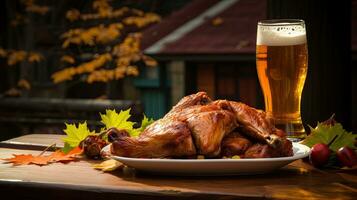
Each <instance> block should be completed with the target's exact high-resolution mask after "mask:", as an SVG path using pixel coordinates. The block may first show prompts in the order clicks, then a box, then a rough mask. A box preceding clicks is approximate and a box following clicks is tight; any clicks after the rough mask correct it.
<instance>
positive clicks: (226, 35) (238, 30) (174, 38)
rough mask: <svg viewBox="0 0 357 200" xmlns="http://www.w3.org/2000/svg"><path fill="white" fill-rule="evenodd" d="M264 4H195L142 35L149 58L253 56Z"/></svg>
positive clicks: (241, 0) (236, 0)
mask: <svg viewBox="0 0 357 200" xmlns="http://www.w3.org/2000/svg"><path fill="white" fill-rule="evenodd" d="M264 18H266V0H225V1H216V0H208V1H207V0H196V1H192V2H191V3H189V4H188V5H186V6H185V7H184V8H183V9H181V10H179V11H177V12H175V13H173V14H172V15H171V16H169V17H167V18H165V19H164V20H163V21H162V22H161V23H159V24H157V25H154V26H152V27H150V28H149V29H147V30H146V31H144V34H143V49H144V51H145V53H147V54H153V55H185V54H215V55H217V54H222V55H225V54H255V40H256V26H257V22H258V20H260V19H264Z"/></svg>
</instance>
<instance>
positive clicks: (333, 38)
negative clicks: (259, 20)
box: [268, 0, 356, 130]
mask: <svg viewBox="0 0 357 200" xmlns="http://www.w3.org/2000/svg"><path fill="white" fill-rule="evenodd" d="M268 17H269V18H270V19H278V18H300V19H304V20H305V22H306V25H307V38H308V49H309V69H308V75H307V80H306V83H305V88H304V91H303V99H302V118H303V121H304V123H305V124H306V123H307V124H310V125H313V126H314V125H315V124H316V122H317V121H323V120H325V119H327V118H329V117H330V116H331V115H332V114H333V113H335V114H336V119H337V120H338V121H339V122H341V123H342V124H343V126H344V127H345V128H346V129H347V130H351V125H352V119H351V111H352V103H353V102H352V88H351V85H352V82H351V80H352V75H351V45H350V44H351V1H348V0H343V1H323V0H314V1H311V0H290V1H286V0H268ZM355 103H356V102H355Z"/></svg>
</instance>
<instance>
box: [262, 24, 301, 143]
mask: <svg viewBox="0 0 357 200" xmlns="http://www.w3.org/2000/svg"><path fill="white" fill-rule="evenodd" d="M256 59H257V60H256V62H257V72H258V77H259V81H260V85H261V87H262V90H263V94H264V100H265V110H266V112H267V113H268V114H269V115H271V116H272V117H273V118H274V120H275V125H276V126H277V127H278V128H280V129H283V130H285V131H286V132H287V134H288V137H289V138H291V139H302V138H304V137H305V136H306V135H305V130H304V127H303V125H302V121H301V115H300V102H301V94H302V90H303V87H304V83H305V79H306V74H307V62H308V52H307V44H306V32H305V24H304V22H303V21H302V20H296V21H294V20H288V22H283V21H282V20H266V21H262V22H260V23H259V24H258V32H257V49H256Z"/></svg>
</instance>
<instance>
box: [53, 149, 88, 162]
mask: <svg viewBox="0 0 357 200" xmlns="http://www.w3.org/2000/svg"><path fill="white" fill-rule="evenodd" d="M82 153H83V149H81V148H79V147H76V148H74V149H72V150H71V151H69V152H68V153H67V154H66V153H63V152H62V151H61V150H58V151H55V152H53V153H52V154H51V155H50V156H49V157H50V160H49V161H50V162H68V161H73V160H75V159H76V158H77V157H78V156H79V155H81V154H82Z"/></svg>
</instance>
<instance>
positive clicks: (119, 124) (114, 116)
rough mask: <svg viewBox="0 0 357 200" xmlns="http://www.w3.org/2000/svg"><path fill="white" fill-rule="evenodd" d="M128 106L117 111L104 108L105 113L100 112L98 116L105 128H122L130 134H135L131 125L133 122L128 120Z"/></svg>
mask: <svg viewBox="0 0 357 200" xmlns="http://www.w3.org/2000/svg"><path fill="white" fill-rule="evenodd" d="M130 116H131V115H130V108H129V109H127V110H124V111H123V110H121V111H120V112H119V113H117V112H116V111H115V110H114V109H113V110H106V111H105V114H101V113H100V117H101V118H102V121H101V122H102V123H103V124H104V125H105V128H106V129H107V130H108V129H110V128H113V127H114V128H117V129H119V130H120V129H124V130H126V131H128V133H129V134H130V136H134V135H136V134H137V133H136V131H135V130H134V128H133V126H134V124H135V122H131V121H128V119H129V118H130Z"/></svg>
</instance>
